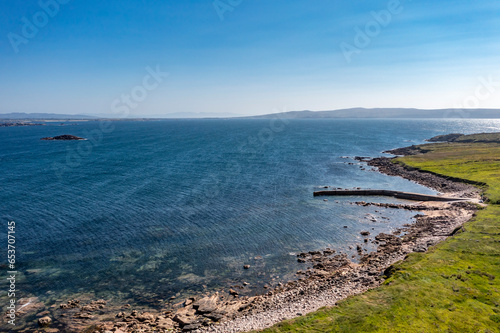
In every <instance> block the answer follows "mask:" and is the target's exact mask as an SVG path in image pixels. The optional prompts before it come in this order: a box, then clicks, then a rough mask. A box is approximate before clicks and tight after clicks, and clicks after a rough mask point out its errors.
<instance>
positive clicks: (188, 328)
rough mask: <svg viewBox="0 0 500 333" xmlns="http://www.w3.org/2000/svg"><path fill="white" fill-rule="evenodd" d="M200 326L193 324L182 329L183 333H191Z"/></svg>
mask: <svg viewBox="0 0 500 333" xmlns="http://www.w3.org/2000/svg"><path fill="white" fill-rule="evenodd" d="M200 326H201V325H200V324H199V323H193V324H189V325H186V326H184V327H182V331H183V332H191V331H194V330H197V329H198V328H199V327H200Z"/></svg>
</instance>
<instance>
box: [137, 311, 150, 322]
mask: <svg viewBox="0 0 500 333" xmlns="http://www.w3.org/2000/svg"><path fill="white" fill-rule="evenodd" d="M136 318H137V320H139V321H141V322H144V321H150V322H154V321H155V316H154V315H153V314H152V313H149V312H144V313H140V314H139V315H137V317H136Z"/></svg>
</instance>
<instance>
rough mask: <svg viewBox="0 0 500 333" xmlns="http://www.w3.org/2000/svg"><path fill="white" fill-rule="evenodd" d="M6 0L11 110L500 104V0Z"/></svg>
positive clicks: (4, 58)
mask: <svg viewBox="0 0 500 333" xmlns="http://www.w3.org/2000/svg"><path fill="white" fill-rule="evenodd" d="M0 4H1V11H0V101H1V102H0V113H10V112H27V113H32V112H44V113H45V112H49V113H64V114H91V115H105V116H116V117H150V116H163V115H168V114H172V113H184V112H188V113H204V114H207V113H210V114H214V113H216V114H224V115H227V114H235V115H257V114H268V113H275V112H282V111H295V110H334V109H342V108H354V107H366V108H376V107H382V108H384V107H410V108H425V109H433V108H500V66H499V64H500V19H499V17H500V2H499V1H497V0H495V1H490V0H482V1H472V0H469V1H460V0H459V1H441V0H412V1H410V0H401V1H400V0H390V1H378V0H375V1H374V0H370V1H345V0H343V1H334V0H315V1H299V0H286V1H285V0H215V1H213V0H197V1H194V0H182V1H179V0H176V1H174V0H161V1H160V0H156V1H154V0H135V1H134V0H120V1H102V0H101V1H95V0H85V1H83V0H41V1H32V0H24V1H9V0H0Z"/></svg>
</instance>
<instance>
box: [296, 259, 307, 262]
mask: <svg viewBox="0 0 500 333" xmlns="http://www.w3.org/2000/svg"><path fill="white" fill-rule="evenodd" d="M297 261H298V262H300V263H304V262H306V260H305V259H304V258H298V259H297Z"/></svg>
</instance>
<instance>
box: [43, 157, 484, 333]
mask: <svg viewBox="0 0 500 333" xmlns="http://www.w3.org/2000/svg"><path fill="white" fill-rule="evenodd" d="M365 162H366V163H367V164H368V165H370V166H373V167H376V168H378V169H379V171H380V172H383V173H386V174H388V175H391V176H400V177H403V178H406V179H409V180H412V181H415V182H417V183H420V184H422V185H425V186H428V187H431V188H434V189H436V190H438V191H440V192H441V193H443V194H446V195H447V196H451V197H468V198H479V196H480V190H479V189H477V188H476V187H473V186H472V185H469V184H464V183H460V182H457V181H456V180H452V179H447V178H442V177H439V176H437V175H433V174H429V173H423V172H420V171H418V170H412V169H408V168H405V167H403V166H401V165H398V164H394V163H392V162H391V161H390V159H388V158H375V159H371V160H365ZM355 204H357V205H360V206H369V205H375V206H378V207H381V208H382V209H406V210H414V211H415V212H418V214H416V215H415V216H414V218H415V223H412V224H407V225H405V226H404V227H403V228H400V229H398V230H396V231H395V232H393V234H385V233H381V234H378V235H374V237H373V236H372V235H370V232H369V231H363V232H362V233H361V235H362V236H363V237H364V240H363V242H362V243H360V244H358V245H357V253H358V259H359V260H358V262H353V261H351V259H350V258H348V256H347V254H343V253H336V251H335V250H332V249H324V250H322V251H310V252H307V253H300V254H298V255H297V261H298V262H300V263H303V264H304V269H303V270H299V271H298V272H297V276H298V280H296V281H290V282H287V283H280V284H278V286H277V287H276V288H273V289H271V288H269V289H268V292H267V294H265V295H260V296H255V297H247V296H244V297H239V295H238V291H237V290H233V289H230V290H229V291H228V293H227V294H224V295H222V294H218V293H215V294H211V295H202V296H199V297H196V298H188V299H186V300H182V301H180V302H178V303H177V304H175V305H174V306H173V307H172V308H169V309H164V310H162V311H158V312H154V313H153V312H140V311H138V310H134V309H131V308H130V306H128V305H123V306H121V307H120V308H116V307H111V306H108V305H107V304H106V301H104V300H87V301H81V300H72V301H69V302H67V303H63V304H60V305H59V306H58V308H57V309H53V311H51V312H50V313H48V312H47V311H44V312H42V313H39V314H38V317H39V325H40V326H45V325H51V322H52V319H51V316H54V317H55V318H56V320H57V322H58V323H60V324H61V325H63V326H64V327H65V329H64V331H66V332H81V331H83V330H84V328H85V327H87V328H88V327H89V326H90V325H92V323H94V326H92V327H91V328H90V329H87V330H85V332H87V333H91V332H105V333H109V332H115V333H127V332H166V331H178V332H181V331H184V332H187V331H193V332H246V331H250V330H259V329H264V328H266V327H269V326H272V325H273V324H276V323H278V322H281V321H283V320H285V319H291V318H294V317H298V316H301V315H304V314H307V313H310V312H313V311H316V310H318V309H319V308H321V307H324V306H335V305H336V302H338V301H339V300H342V299H345V298H346V297H348V296H351V295H356V294H360V293H363V292H365V291H367V290H369V289H373V288H376V287H378V286H379V285H380V284H381V283H382V282H383V281H384V280H385V279H386V278H387V277H388V276H390V275H391V274H392V269H391V265H392V264H394V263H395V262H397V261H400V260H403V259H404V258H405V257H406V256H407V255H408V254H409V253H411V252H425V251H427V249H428V248H429V247H430V246H432V245H435V244H437V243H438V242H441V241H443V240H445V239H446V238H447V237H449V236H452V235H453V234H455V233H456V232H459V231H460V228H461V226H462V225H463V223H465V222H466V221H468V220H469V219H470V218H471V217H472V216H473V215H474V213H475V212H476V210H477V206H476V205H474V204H470V203H465V202H452V203H446V202H425V203H416V204H381V203H370V202H356V203H355ZM369 244H373V245H374V246H377V250H376V251H374V252H368V251H367V250H366V247H367V245H369ZM235 289H237V288H235ZM48 315H49V316H48ZM49 327H53V326H49ZM49 327H47V328H45V331H47V332H48V331H51V332H59V330H58V329H57V328H55V327H54V328H49Z"/></svg>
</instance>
